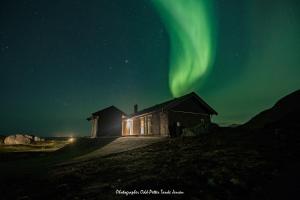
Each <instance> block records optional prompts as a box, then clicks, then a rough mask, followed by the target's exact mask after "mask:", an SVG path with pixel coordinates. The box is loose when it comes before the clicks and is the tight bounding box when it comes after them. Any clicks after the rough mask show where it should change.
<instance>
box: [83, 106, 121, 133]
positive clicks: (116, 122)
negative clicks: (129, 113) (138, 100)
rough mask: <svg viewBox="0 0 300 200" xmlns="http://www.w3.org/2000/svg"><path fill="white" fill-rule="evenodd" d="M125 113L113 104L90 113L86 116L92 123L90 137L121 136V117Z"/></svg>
mask: <svg viewBox="0 0 300 200" xmlns="http://www.w3.org/2000/svg"><path fill="white" fill-rule="evenodd" d="M125 115H126V114H125V113H124V112H123V111H121V110H120V109H118V108H116V107H115V106H110V107H107V108H105V109H102V110H99V111H97V112H94V113H92V115H91V116H90V117H89V118H87V120H88V121H90V122H91V124H92V130H91V137H92V138H96V137H102V136H121V135H122V118H124V116H125Z"/></svg>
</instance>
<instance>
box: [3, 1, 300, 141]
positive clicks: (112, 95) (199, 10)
mask: <svg viewBox="0 0 300 200" xmlns="http://www.w3.org/2000/svg"><path fill="white" fill-rule="evenodd" d="M170 2H172V3H170ZM299 2H300V1H298V0H273V1H268V0H265V1H262V0H244V1H240V0H222V1H221V0H218V1H217V0H216V1H204V0H126V1H124V0H101V1H99V0H97V1H96V0H90V1H83V0H81V1H80V0H65V1H59V0H51V1H38V0H27V1H22V0H1V1H0V94H1V98H0V109H1V112H0V134H15V133H31V134H37V135H41V136H46V135H53V136H62V135H89V132H90V124H89V122H88V121H86V118H87V117H88V116H89V115H90V113H92V112H95V111H97V110H100V109H102V108H105V107H106V106H110V105H115V106H117V107H119V108H120V109H122V110H123V111H125V112H127V113H131V112H132V111H133V105H134V104H136V103H137V104H138V105H139V109H142V108H145V107H148V106H152V105H154V104H157V103H160V102H162V101H165V100H169V99H171V98H173V97H176V96H180V95H183V94H185V93H188V92H191V91H196V92H197V94H199V95H200V96H201V97H202V98H203V99H205V100H206V101H207V102H208V103H209V104H210V105H211V106H212V107H213V108H215V110H216V111H217V112H218V113H219V115H218V116H217V117H214V118H213V120H214V121H215V122H217V123H219V124H221V125H229V124H233V123H243V122H245V121H247V120H249V119H250V118H251V117H252V116H253V115H255V114H256V113H258V112H260V111H262V110H264V109H266V108H268V107H270V106H272V105H273V104H274V103H275V102H276V100H278V99H279V98H281V97H283V96H285V95H286V94H288V93H290V92H292V91H294V90H296V89H299V88H300V65H299V63H300V55H299V52H300V37H299V36H300V22H299V19H300V12H299V11H300V3H299ZM208 4H209V5H208Z"/></svg>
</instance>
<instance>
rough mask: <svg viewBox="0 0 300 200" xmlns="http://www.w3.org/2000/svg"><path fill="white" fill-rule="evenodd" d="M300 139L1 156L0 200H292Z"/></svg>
mask: <svg viewBox="0 0 300 200" xmlns="http://www.w3.org/2000/svg"><path fill="white" fill-rule="evenodd" d="M298 139H299V137H298V132H296V131H285V132H280V133H278V132H277V131H275V132H274V131H268V130H261V131H255V132H254V131H253V132H247V131H244V130H239V129H222V130H218V131H215V132H212V133H210V134H206V135H202V136H199V137H186V138H176V139H163V140H157V141H155V142H154V143H153V144H151V143H149V142H146V145H141V146H139V145H140V143H141V141H139V140H138V139H137V140H135V141H131V142H132V144H135V145H137V144H138V145H137V146H136V147H137V148H136V149H132V148H128V149H126V144H129V143H126V142H123V143H122V141H121V143H120V141H119V143H118V142H116V138H106V139H102V140H88V139H83V140H79V141H77V142H75V143H73V144H70V145H67V146H66V147H64V148H62V149H60V150H58V151H56V152H54V153H47V152H43V153H37V152H32V153H30V154H28V153H27V154H24V155H23V156H20V154H10V156H7V155H8V154H7V153H2V154H1V155H0V156H1V157H0V162H1V166H0V170H1V172H2V174H1V182H0V193H1V199H124V198H128V197H132V198H135V199H137V198H148V199H149V198H150V199H158V198H159V199H161V198H163V199H167V198H170V199H294V198H295V195H298V194H297V189H298V185H299V183H298V179H299V177H300V176H299V170H298V169H299V167H300V163H299V161H298V159H297V158H298V157H299V140H298ZM114 142H115V143H114ZM109 144H111V146H110V147H109ZM112 144H114V145H112ZM122 144H123V145H125V148H122V151H120V149H119V150H118V148H119V147H118V146H120V145H121V146H122ZM127 146H131V145H127ZM108 147H109V148H108ZM105 148H106V151H103V149H105ZM101 149H102V150H101ZM105 152H106V153H105ZM107 152H110V153H107ZM14 158H15V159H14ZM1 159H2V160H1ZM161 190H164V191H165V192H166V193H168V190H170V192H171V194H161ZM173 190H174V191H176V192H177V194H172V191H173ZM142 191H144V193H147V192H148V193H152V194H148V195H146V194H137V193H141V192H142ZM118 192H121V193H122V192H123V193H122V194H116V193H118ZM124 192H125V193H126V192H132V193H134V195H130V194H129V193H127V194H129V195H128V196H126V194H125V193H124ZM157 192H158V193H160V194H158V193H157Z"/></svg>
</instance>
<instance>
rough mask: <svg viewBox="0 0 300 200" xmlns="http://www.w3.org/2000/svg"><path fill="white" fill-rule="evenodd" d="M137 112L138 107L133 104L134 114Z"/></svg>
mask: <svg viewBox="0 0 300 200" xmlns="http://www.w3.org/2000/svg"><path fill="white" fill-rule="evenodd" d="M137 112H138V105H137V104H134V113H137Z"/></svg>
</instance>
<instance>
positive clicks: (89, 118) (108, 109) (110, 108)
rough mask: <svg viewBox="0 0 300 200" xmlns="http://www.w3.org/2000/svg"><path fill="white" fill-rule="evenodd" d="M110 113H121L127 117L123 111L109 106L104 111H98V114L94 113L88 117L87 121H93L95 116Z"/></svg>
mask: <svg viewBox="0 0 300 200" xmlns="http://www.w3.org/2000/svg"><path fill="white" fill-rule="evenodd" d="M108 111H116V112H119V113H121V114H122V115H126V113H124V112H123V111H122V110H120V109H119V108H117V107H115V106H109V107H107V108H104V109H102V110H98V111H97V112H94V113H92V116H90V117H88V118H87V120H91V119H92V117H93V116H97V115H100V114H102V113H105V112H108Z"/></svg>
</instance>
